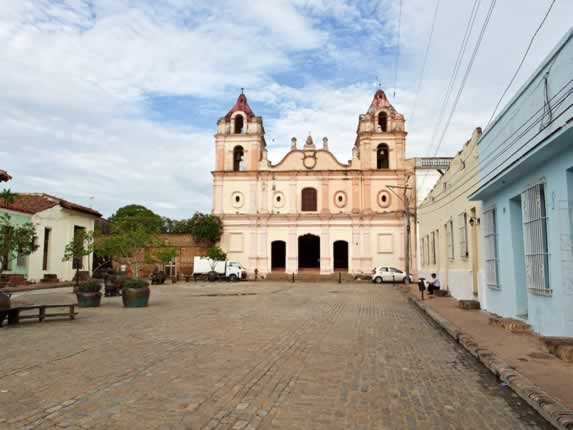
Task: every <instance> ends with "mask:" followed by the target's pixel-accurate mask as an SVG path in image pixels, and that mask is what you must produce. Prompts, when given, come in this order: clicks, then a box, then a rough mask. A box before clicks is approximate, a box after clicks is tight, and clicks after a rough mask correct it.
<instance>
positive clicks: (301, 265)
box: [298, 234, 320, 271]
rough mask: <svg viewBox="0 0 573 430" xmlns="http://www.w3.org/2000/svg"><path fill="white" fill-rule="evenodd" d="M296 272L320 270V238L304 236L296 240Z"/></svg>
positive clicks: (309, 235)
mask: <svg viewBox="0 0 573 430" xmlns="http://www.w3.org/2000/svg"><path fill="white" fill-rule="evenodd" d="M298 270H299V271H301V270H309V271H312V270H320V238H319V237H318V236H315V235H314V234H305V235H304V236H299V238H298Z"/></svg>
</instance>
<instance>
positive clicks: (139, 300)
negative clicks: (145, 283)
mask: <svg viewBox="0 0 573 430" xmlns="http://www.w3.org/2000/svg"><path fill="white" fill-rule="evenodd" d="M149 293H150V291H149V287H144V288H125V287H124V288H123V289H122V291H121V296H122V299H123V306H124V307H126V308H143V307H145V306H147V305H148V304H149Z"/></svg>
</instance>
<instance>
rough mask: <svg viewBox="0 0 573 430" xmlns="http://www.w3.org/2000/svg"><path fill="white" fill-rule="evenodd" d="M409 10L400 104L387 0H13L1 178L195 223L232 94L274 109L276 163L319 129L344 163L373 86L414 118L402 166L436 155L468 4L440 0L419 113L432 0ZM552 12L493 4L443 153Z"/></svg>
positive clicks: (1, 71)
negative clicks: (154, 106) (155, 104)
mask: <svg viewBox="0 0 573 430" xmlns="http://www.w3.org/2000/svg"><path fill="white" fill-rule="evenodd" d="M482 3H483V5H482V9H481V12H480V17H479V19H478V25H481V20H483V15H484V12H485V8H486V5H487V2H482ZM403 5H404V10H403V20H402V26H401V27H402V31H401V52H400V65H401V67H400V70H399V74H398V88H397V100H394V99H393V97H392V95H393V92H394V89H393V88H391V86H392V84H393V75H394V73H393V69H392V67H393V66H392V65H393V62H394V59H395V57H394V55H393V51H392V47H393V46H394V45H395V43H396V42H397V38H396V36H397V35H396V29H397V20H396V19H397V2H396V1H393V0H384V1H374V0H361V1H355V0H291V1H287V0H275V1H269V0H256V1H255V0H252V1H249V2H243V3H237V2H236V1H230V0H215V1H213V2H189V1H187V0H162V1H161V2H155V1H151V0H148V1H143V0H142V1H140V2H132V1H129V0H74V1H72V0H68V1H65V0H62V1H58V2H55V1H51V0H25V1H24V0H3V1H2V2H0V45H1V46H2V67H0V94H2V98H1V99H0V164H1V165H0V168H4V169H7V170H9V171H10V172H11V174H12V176H14V178H15V179H14V180H13V181H12V182H11V183H10V186H11V187H12V188H14V189H15V190H21V191H45V192H50V193H52V194H57V195H61V196H63V197H67V198H69V199H72V200H74V201H77V202H78V203H83V204H89V202H90V201H91V199H90V198H91V197H93V198H94V199H93V203H94V205H95V207H96V208H98V209H100V210H102V211H103V212H104V213H105V214H106V215H109V214H111V213H112V212H113V211H114V210H115V209H117V208H118V207H119V206H122V205H124V204H127V203H132V202H134V203H141V204H145V205H148V206H149V207H151V208H152V209H154V210H156V211H158V212H159V213H161V214H164V215H168V216H173V217H184V216H190V215H191V214H192V212H194V211H195V210H202V211H208V210H209V209H210V207H211V197H210V191H211V175H210V173H209V171H210V169H211V168H212V166H213V154H214V150H213V133H214V131H215V125H216V120H217V118H218V116H221V115H223V114H225V113H226V111H227V110H228V109H229V107H230V106H231V105H232V103H233V102H234V99H235V97H236V95H237V90H236V89H237V88H238V87H246V88H247V89H248V92H247V95H248V96H249V100H250V103H251V105H252V107H253V108H254V110H255V112H257V113H259V112H260V110H265V111H267V112H268V109H269V108H273V109H274V110H275V112H276V115H273V116H272V117H267V118H265V125H266V130H267V143H268V144H269V149H270V156H271V158H272V159H273V161H278V160H279V159H280V158H281V157H282V155H283V154H284V151H286V149H287V147H288V145H289V143H290V142H289V141H290V137H291V136H297V137H298V138H299V140H300V141H304V139H305V138H306V135H307V133H308V132H309V131H312V134H313V136H314V138H315V142H317V143H319V144H320V141H321V138H322V137H323V136H328V137H329V144H330V147H331V148H332V149H333V151H334V152H335V153H336V155H337V156H338V157H339V158H340V160H342V161H346V160H348V159H349V158H350V156H351V148H352V145H353V144H354V138H355V130H356V125H357V121H358V115H359V114H360V113H363V112H365V111H366V109H367V108H368V105H369V103H370V100H371V97H372V95H373V92H374V90H375V85H374V83H375V79H376V76H379V77H380V78H381V79H382V82H383V83H384V85H385V88H386V89H387V93H388V95H389V96H390V97H391V98H392V100H393V102H394V104H395V106H396V108H397V109H398V110H400V111H401V112H403V113H405V114H406V120H407V127H408V130H409V136H408V147H407V148H408V149H407V152H408V155H409V156H414V155H428V154H429V153H431V152H432V151H431V148H430V143H431V142H430V136H431V134H432V130H433V128H434V124H435V118H436V114H437V111H439V107H440V103H441V97H442V94H443V91H444V90H445V87H446V85H447V80H448V78H449V74H450V71H451V67H452V65H453V62H454V59H455V55H456V53H457V49H458V45H459V43H460V40H461V37H462V34H463V31H464V30H465V27H464V26H465V21H466V19H467V15H468V14H469V10H470V7H471V4H470V2H459V1H457V0H442V2H441V8H440V13H439V16H438V22H437V26H436V32H435V35H434V42H433V44H432V48H431V53H430V60H429V62H428V64H427V67H426V74H425V76H424V78H425V79H424V82H423V86H422V91H421V92H420V94H419V95H418V102H417V109H416V112H415V113H414V115H413V116H412V115H411V114H412V105H413V101H414V98H415V95H414V89H415V87H416V85H415V83H416V79H417V78H418V74H419V70H420V67H421V58H422V56H423V50H424V48H425V45H426V41H427V36H428V30H429V27H430V20H431V17H432V14H433V2H431V1H426V0H415V1H414V0H413V1H408V2H403ZM546 7H547V2H538V1H535V0H525V1H524V0H508V1H504V2H497V6H496V9H495V13H494V16H493V18H492V21H491V24H490V28H489V29H488V33H487V35H486V38H485V40H484V44H483V46H482V48H481V51H480V54H479V56H478V58H477V60H476V63H475V66H474V70H473V72H472V74H471V76H470V79H469V81H468V84H467V88H466V90H465V92H464V95H463V98H462V100H461V101H460V104H459V106H458V110H457V113H456V115H455V116H454V118H453V121H452V125H451V127H450V131H449V132H448V134H447V135H446V139H445V141H444V145H443V146H442V148H441V150H440V153H442V154H451V153H453V152H455V151H457V150H458V149H459V147H460V146H461V145H462V143H463V142H465V140H467V139H468V138H469V136H470V135H471V132H472V130H473V128H474V127H476V126H480V125H482V126H483V125H484V122H485V121H486V120H487V118H488V116H489V113H490V111H491V109H492V108H493V106H494V105H495V103H496V101H497V96H498V95H499V94H500V93H501V91H502V90H503V88H504V87H505V85H506V84H507V82H508V81H509V78H510V76H511V74H512V73H513V70H514V68H515V66H516V65H517V63H518V61H519V59H520V58H521V55H522V53H523V51H524V49H525V46H526V45H527V42H528V39H529V36H530V35H531V33H532V32H533V30H534V29H535V27H536V26H537V24H538V23H539V21H540V20H541V17H542V14H543V13H544V11H545V8H546ZM516 11H519V14H516ZM571 16H573V3H571V2H558V3H557V4H556V6H555V7H554V10H553V12H552V14H551V16H550V18H549V20H548V21H547V23H546V25H545V27H544V30H543V31H542V33H541V34H540V35H539V38H538V40H537V41H536V43H535V45H534V47H533V49H532V51H531V54H530V57H529V59H528V60H527V62H526V64H525V67H524V69H523V71H522V73H521V74H520V78H519V79H518V81H520V82H523V80H524V79H525V78H526V77H527V76H528V74H529V73H530V72H531V71H532V70H533V69H534V67H535V66H536V65H537V64H538V63H539V62H540V61H541V60H542V58H543V57H544V56H545V55H546V54H547V53H548V52H549V50H550V49H551V48H552V47H553V46H554V45H555V44H556V43H557V41H558V40H559V39H560V38H561V36H562V35H563V33H564V32H565V31H566V30H567V29H568V28H569V26H570V25H571V24H570V17H571ZM465 61H467V57H466V60H465ZM285 76H286V77H285ZM297 77H300V79H299V81H297V82H295V83H293V81H294V80H296V78H297ZM518 85H519V83H517V84H516V86H514V88H513V90H512V91H510V93H511V92H513V91H514V90H515V89H516V88H517V87H518ZM150 93H151V94H163V95H182V96H194V97H200V98H201V99H202V100H205V101H206V102H205V104H209V112H213V115H212V119H211V120H209V123H208V124H204V123H196V122H195V121H194V118H193V116H192V114H191V112H190V113H189V122H188V123H187V124H186V125H185V127H183V126H181V125H173V124H172V123H170V122H161V121H157V120H155V121H152V120H151V119H149V117H148V116H147V114H146V113H147V110H146V109H147V104H146V101H147V98H146V97H147V95H148V94H150ZM223 98H224V99H225V100H226V101H227V102H225V104H221V100H222V99H223ZM211 101H212V102H211ZM263 103H264V105H263ZM263 106H264V109H262V107H263ZM182 116H185V115H183V114H182ZM410 118H411V119H412V121H409V119H410ZM273 139H274V141H273ZM301 144H302V142H301Z"/></svg>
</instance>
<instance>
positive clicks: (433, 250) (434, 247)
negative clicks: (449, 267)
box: [430, 232, 436, 265]
mask: <svg viewBox="0 0 573 430" xmlns="http://www.w3.org/2000/svg"><path fill="white" fill-rule="evenodd" d="M430 246H431V251H430V253H431V259H432V261H431V263H432V264H434V265H435V264H436V233H435V232H432V242H431V245H430Z"/></svg>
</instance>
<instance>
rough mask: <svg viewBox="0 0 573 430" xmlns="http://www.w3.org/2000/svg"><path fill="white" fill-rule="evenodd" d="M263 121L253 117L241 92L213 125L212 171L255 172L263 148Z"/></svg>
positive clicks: (264, 145) (262, 153) (264, 147)
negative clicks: (214, 125) (214, 130)
mask: <svg viewBox="0 0 573 430" xmlns="http://www.w3.org/2000/svg"><path fill="white" fill-rule="evenodd" d="M264 136H265V129H264V127H263V119H262V118H261V117H258V116H255V114H254V112H253V110H252V109H251V107H250V106H249V103H248V102H247V97H246V96H245V94H244V93H243V91H242V90H241V94H240V95H239V97H238V98H237V101H236V103H235V105H234V106H233V107H232V108H231V110H230V111H229V112H228V113H227V115H225V116H224V117H222V118H220V119H219V121H218V122H217V134H216V135H215V171H216V172H222V171H224V172H244V171H253V170H258V168H259V162H260V161H261V160H262V159H263V155H264V151H265V149H266V143H265V137H264Z"/></svg>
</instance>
